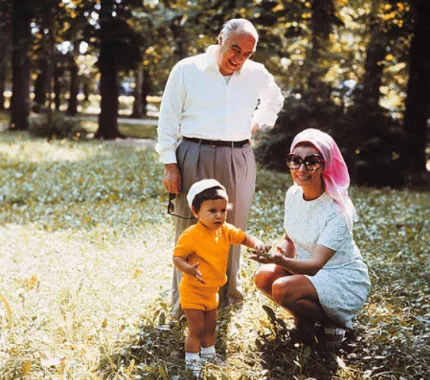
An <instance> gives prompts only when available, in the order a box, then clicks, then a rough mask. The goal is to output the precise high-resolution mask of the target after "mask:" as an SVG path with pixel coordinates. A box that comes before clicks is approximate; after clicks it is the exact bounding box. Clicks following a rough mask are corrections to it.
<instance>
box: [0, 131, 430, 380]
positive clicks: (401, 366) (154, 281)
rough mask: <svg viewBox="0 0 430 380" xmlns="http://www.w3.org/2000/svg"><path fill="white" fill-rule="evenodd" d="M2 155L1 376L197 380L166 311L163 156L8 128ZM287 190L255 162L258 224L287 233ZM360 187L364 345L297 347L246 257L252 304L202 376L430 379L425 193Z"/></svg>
mask: <svg viewBox="0 0 430 380" xmlns="http://www.w3.org/2000/svg"><path fill="white" fill-rule="evenodd" d="M0 155H1V161H0V237H1V238H0V260H1V264H2V265H1V266H0V295H1V297H0V378H2V379H3V378H4V379H17V378H26V379H46V378H48V379H57V378H58V379H59V378H61V376H66V375H68V376H69V378H72V379H100V378H103V377H106V378H111V379H113V378H118V379H139V378H150V379H155V378H163V376H165V377H164V378H177V379H182V378H187V375H186V374H185V373H184V370H183V348H182V347H183V337H184V333H185V331H184V326H183V325H179V324H175V323H174V321H172V320H171V318H170V316H169V306H168V302H169V297H168V294H169V289H170V284H171V272H172V264H171V253H172V248H173V235H174V226H173V221H172V219H171V218H169V217H167V215H166V213H165V208H166V202H167V199H166V198H167V197H166V194H165V192H164V191H163V190H162V187H161V176H162V169H163V168H162V165H161V164H160V162H159V161H158V158H157V156H156V154H155V153H154V152H153V151H152V150H150V149H144V148H141V147H134V146H127V147H125V146H120V145H118V144H115V143H107V142H100V141H85V142H83V141H81V142H76V141H66V140H64V141H55V140H54V141H51V142H50V143H47V142H46V141H45V140H43V139H34V138H31V137H28V135H27V134H25V133H1V134H0ZM290 185H291V179H290V177H289V176H288V175H286V174H280V173H273V172H269V171H264V170H259V171H258V181H257V191H256V196H255V202H254V206H253V208H252V211H251V216H250V222H249V231H250V232H251V233H253V234H255V235H257V236H259V237H261V238H262V239H264V240H265V241H268V242H274V241H276V240H277V239H279V237H280V236H281V234H282V221H283V202H284V194H285V191H286V189H287V188H288V186H290ZM351 194H352V197H353V199H354V202H355V204H356V206H357V210H358V213H359V215H360V221H359V222H358V223H357V225H356V227H355V238H356V242H357V244H358V246H359V247H360V249H361V251H362V253H363V256H364V258H365V260H366V262H367V263H368V264H369V269H370V273H371V277H372V293H371V295H370V297H369V300H368V303H367V305H366V306H365V308H364V309H363V310H362V311H361V312H360V314H359V317H358V320H357V322H356V335H357V336H356V339H355V340H352V341H351V342H348V344H345V345H344V346H343V347H342V349H341V350H340V351H336V352H334V353H332V352H328V353H327V352H326V353H321V352H319V351H314V349H313V348H311V347H303V346H302V345H297V346H294V345H291V344H289V338H288V330H289V329H290V328H291V319H290V318H289V316H288V314H287V313H286V312H285V311H283V310H280V309H279V308H276V307H275V306H274V305H273V304H272V303H271V302H269V301H267V299H265V298H264V296H262V295H261V293H259V292H258V291H256V289H255V286H254V285H253V282H252V278H253V274H254V272H255V270H256V268H257V264H256V263H255V262H252V261H250V260H249V259H248V258H247V256H246V253H245V252H244V254H243V260H242V271H241V273H242V279H243V287H244V290H245V295H246V299H245V302H244V304H243V305H242V307H241V308H239V309H236V310H233V311H232V312H231V313H227V312H224V313H222V314H221V316H220V322H219V332H218V341H217V346H218V349H219V351H220V352H222V353H223V354H225V355H226V357H227V361H228V363H229V365H228V367H227V368H225V369H214V368H212V369H210V368H207V370H206V372H207V374H208V375H207V376H208V378H219V379H222V378H227V379H239V378H241V379H266V378H267V379H269V378H270V379H288V378H291V379H292V378H294V376H296V377H297V378H309V377H313V378H329V377H330V378H338V379H351V378H354V379H364V378H369V377H375V378H378V377H381V378H393V379H398V378H401V377H403V378H414V377H416V378H420V377H424V374H425V371H426V370H425V368H427V367H428V365H429V364H430V363H429V362H428V353H429V352H428V340H429V336H430V335H429V334H430V326H429V323H428V321H429V319H430V307H429V305H428V302H427V301H428V296H429V285H428V281H427V280H426V276H425V273H428V271H429V270H430V268H429V261H428V257H429V248H428V241H429V240H430V231H429V230H430V229H429V223H430V222H429V219H430V218H429V215H428V210H429V207H428V206H429V201H430V195H429V193H416V192H413V191H406V190H405V191H398V190H390V189H383V190H375V189H365V188H356V187H353V188H352V189H351ZM2 297H3V298H2ZM262 305H267V306H270V307H271V308H273V311H274V318H278V319H277V320H276V319H273V316H272V317H270V316H269V315H268V314H267V313H266V312H265V311H264V310H263V308H262ZM282 323H285V328H286V330H285V328H284V327H283V325H282ZM166 325H170V327H169V328H167V327H166ZM160 326H161V327H162V328H160ZM349 344H350V345H349ZM332 354H335V355H334V356H333V355H332ZM209 372H210V373H211V375H209ZM378 374H382V375H380V376H379V375H378ZM210 376H212V377H210ZM223 376H224V377H223Z"/></svg>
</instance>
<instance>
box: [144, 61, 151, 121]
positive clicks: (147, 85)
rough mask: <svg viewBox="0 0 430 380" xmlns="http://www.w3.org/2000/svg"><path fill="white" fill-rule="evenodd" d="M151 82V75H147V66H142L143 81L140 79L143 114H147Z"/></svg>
mask: <svg viewBox="0 0 430 380" xmlns="http://www.w3.org/2000/svg"><path fill="white" fill-rule="evenodd" d="M151 89H152V83H151V76H150V75H149V69H148V67H144V68H143V81H142V109H143V115H144V116H146V115H147V108H146V107H147V106H148V96H149V95H150V94H151Z"/></svg>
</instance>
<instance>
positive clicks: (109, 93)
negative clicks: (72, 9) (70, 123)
mask: <svg viewBox="0 0 430 380" xmlns="http://www.w3.org/2000/svg"><path fill="white" fill-rule="evenodd" d="M112 10H113V0H101V12H100V13H101V18H100V36H101V41H100V42H101V44H100V56H99V69H100V95H101V104H100V108H101V111H100V115H99V128H98V130H97V133H96V135H95V137H96V138H103V139H115V138H117V137H122V135H121V134H120V132H119V130H118V120H117V117H118V106H119V102H118V96H119V86H118V72H117V65H116V51H115V46H114V44H113V41H111V40H110V38H109V30H110V26H111V24H112Z"/></svg>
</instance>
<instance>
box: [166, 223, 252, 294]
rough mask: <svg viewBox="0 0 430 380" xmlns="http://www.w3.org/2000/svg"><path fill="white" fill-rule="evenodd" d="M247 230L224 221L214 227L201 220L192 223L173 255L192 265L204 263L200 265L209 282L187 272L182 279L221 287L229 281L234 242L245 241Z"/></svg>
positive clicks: (192, 282) (197, 283)
mask: <svg viewBox="0 0 430 380" xmlns="http://www.w3.org/2000/svg"><path fill="white" fill-rule="evenodd" d="M245 237H246V234H245V232H244V231H242V230H241V229H240V228H236V227H235V226H233V225H231V224H228V223H224V224H223V225H222V227H221V228H218V229H216V230H211V229H209V228H207V227H205V226H204V225H202V224H201V223H200V222H198V223H197V224H195V225H193V226H191V227H188V228H187V229H186V230H185V231H184V232H183V233H182V235H181V236H180V237H179V240H178V242H177V243H176V247H175V250H174V252H173V256H178V257H183V258H185V259H187V262H188V263H189V264H191V265H193V264H195V263H200V265H199V269H200V272H201V273H202V277H203V280H204V281H205V282H206V284H202V283H201V282H199V281H198V280H197V279H196V278H195V277H194V276H190V275H187V274H185V273H184V276H183V278H182V281H186V282H188V283H189V284H190V285H192V286H199V287H201V286H203V287H220V286H222V285H224V284H225V283H226V282H227V275H226V271H227V261H228V251H229V249H230V245H232V244H241V243H242V242H243V241H244V240H245Z"/></svg>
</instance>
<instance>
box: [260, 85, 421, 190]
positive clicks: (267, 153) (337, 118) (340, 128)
mask: <svg viewBox="0 0 430 380" xmlns="http://www.w3.org/2000/svg"><path fill="white" fill-rule="evenodd" d="M305 128H318V129H321V130H324V131H325V132H327V133H329V134H330V135H331V136H332V137H333V138H334V139H335V140H336V142H337V144H338V145H339V147H340V148H341V150H342V153H343V155H344V157H345V160H346V161H347V164H348V167H349V170H350V174H351V177H352V179H353V182H355V183H357V184H359V185H369V186H379V187H380V186H394V187H396V186H397V187H399V186H403V185H405V184H411V181H412V179H411V178H409V173H410V160H409V154H410V151H411V146H412V143H413V141H414V138H413V136H411V135H409V134H407V133H405V132H403V131H402V127H401V124H400V122H399V121H398V120H395V119H393V118H392V117H391V116H390V115H388V114H382V113H381V112H380V111H378V110H376V111H375V110H374V111H373V112H371V111H369V110H367V113H366V112H365V110H364V109H363V108H361V107H360V108H355V107H352V108H350V109H349V110H347V111H345V110H344V108H343V107H342V106H339V105H336V104H335V103H334V102H333V101H331V100H330V99H325V100H316V99H315V96H314V94H313V93H312V92H311V93H310V94H308V93H297V94H293V96H291V97H288V98H286V100H285V106H284V111H283V112H282V113H281V114H280V116H279V118H278V122H277V125H276V127H275V128H273V129H271V130H267V131H265V132H263V133H261V134H260V135H259V136H257V140H258V144H257V148H256V155H257V159H258V161H259V162H260V163H261V164H263V165H265V166H267V167H268V168H271V169H275V170H280V171H282V170H284V167H285V156H286V154H287V153H288V152H289V149H290V146H291V142H292V141H293V138H294V136H295V135H296V134H297V133H298V132H300V131H302V130H303V129H305ZM355 131H361V133H360V135H357V134H356V133H355Z"/></svg>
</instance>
